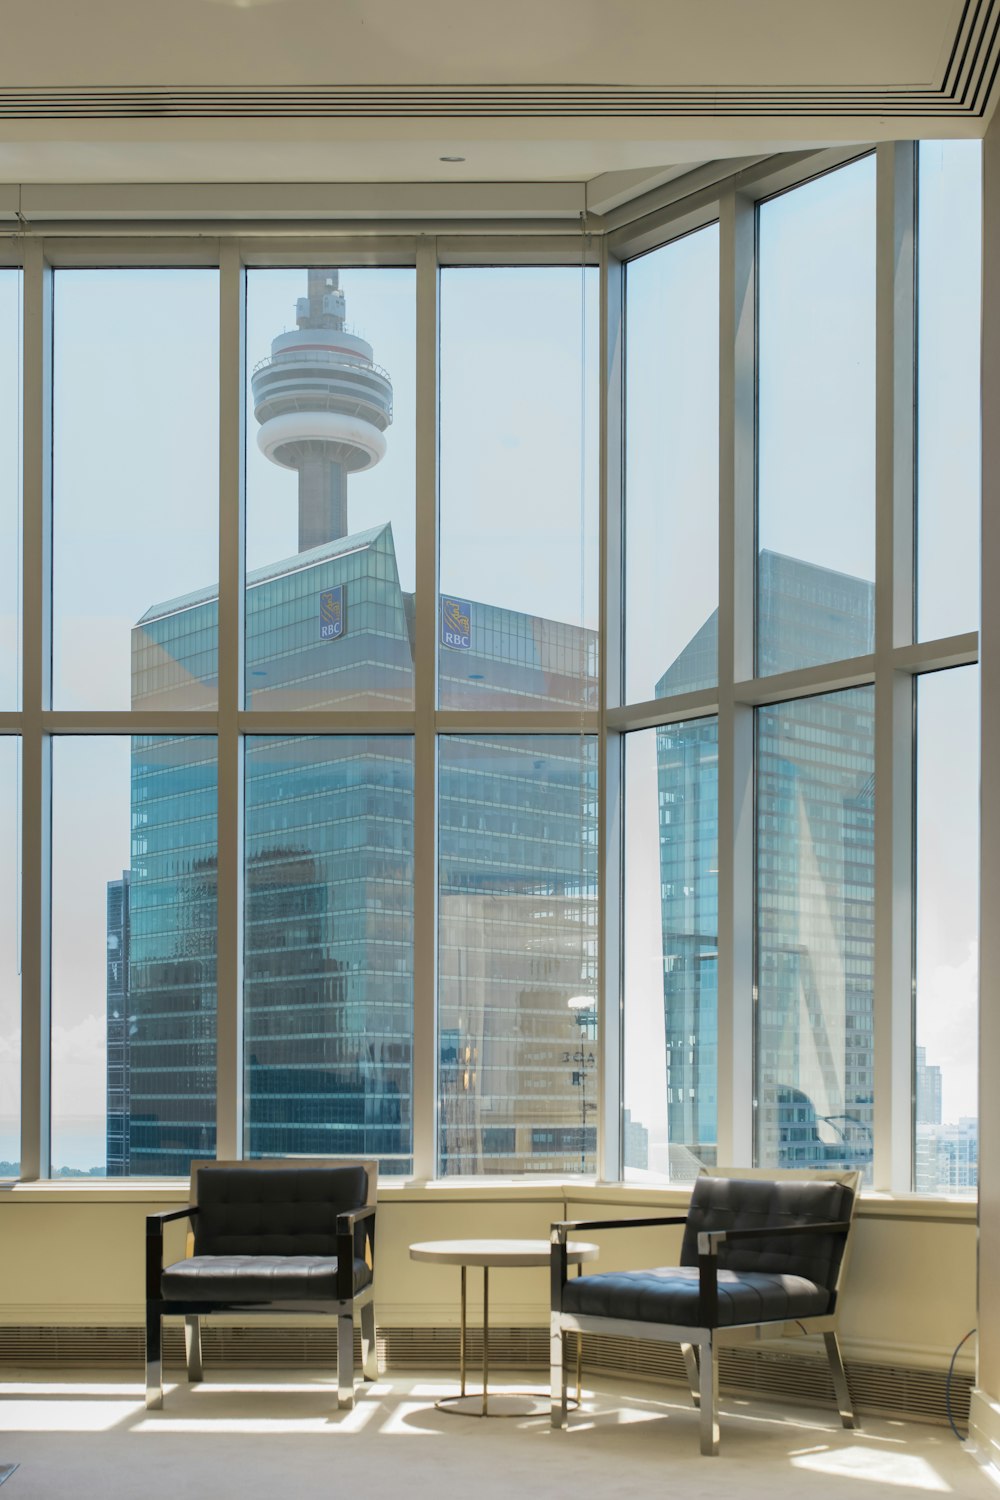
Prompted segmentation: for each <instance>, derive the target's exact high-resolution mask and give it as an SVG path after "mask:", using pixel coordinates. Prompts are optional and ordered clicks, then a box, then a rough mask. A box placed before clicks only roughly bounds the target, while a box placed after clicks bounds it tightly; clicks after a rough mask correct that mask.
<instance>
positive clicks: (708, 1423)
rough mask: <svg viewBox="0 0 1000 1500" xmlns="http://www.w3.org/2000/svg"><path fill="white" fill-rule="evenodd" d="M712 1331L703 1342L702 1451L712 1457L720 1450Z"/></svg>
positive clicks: (701, 1368) (701, 1376)
mask: <svg viewBox="0 0 1000 1500" xmlns="http://www.w3.org/2000/svg"><path fill="white" fill-rule="evenodd" d="M717 1353H718V1351H717V1350H716V1349H715V1341H714V1339H713V1338H712V1334H711V1332H709V1333H707V1334H706V1335H705V1337H704V1339H703V1340H702V1343H701V1358H700V1360H699V1365H700V1370H699V1376H700V1384H701V1403H700V1406H701V1451H702V1453H703V1454H704V1455H705V1456H706V1458H712V1457H714V1456H715V1454H717V1453H718V1451H719V1361H718V1357H717Z"/></svg>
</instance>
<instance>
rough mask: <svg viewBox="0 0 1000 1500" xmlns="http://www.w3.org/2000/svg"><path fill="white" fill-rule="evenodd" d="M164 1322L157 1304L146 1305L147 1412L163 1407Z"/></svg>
mask: <svg viewBox="0 0 1000 1500" xmlns="http://www.w3.org/2000/svg"><path fill="white" fill-rule="evenodd" d="M162 1333H163V1320H162V1318H161V1317H160V1309H159V1307H157V1305H156V1304H155V1303H150V1302H147V1303H146V1410H147V1411H159V1410H160V1408H161V1407H162V1405H163V1355H162V1349H161V1339H162Z"/></svg>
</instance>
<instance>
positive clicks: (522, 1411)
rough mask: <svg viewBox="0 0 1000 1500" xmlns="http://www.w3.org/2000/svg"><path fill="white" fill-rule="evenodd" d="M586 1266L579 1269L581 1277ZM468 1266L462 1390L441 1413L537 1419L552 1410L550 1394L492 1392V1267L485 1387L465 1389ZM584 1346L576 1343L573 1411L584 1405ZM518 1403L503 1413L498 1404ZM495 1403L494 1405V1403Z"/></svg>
mask: <svg viewBox="0 0 1000 1500" xmlns="http://www.w3.org/2000/svg"><path fill="white" fill-rule="evenodd" d="M582 1269H583V1267H582V1266H580V1267H578V1271H577V1274H579V1272H580V1271H582ZM467 1271H468V1267H467V1266H463V1267H462V1320H461V1322H460V1324H459V1331H458V1372H459V1383H460V1386H461V1389H460V1390H459V1392H458V1394H457V1396H442V1397H441V1399H440V1400H439V1401H435V1403H434V1405H435V1407H436V1408H437V1410H438V1411H444V1412H448V1413H449V1414H450V1415H451V1416H455V1417H535V1416H542V1415H543V1414H544V1412H545V1411H547V1410H548V1407H549V1403H550V1401H551V1396H550V1394H549V1392H548V1391H491V1390H490V1268H489V1266H483V1388H482V1390H481V1391H467V1390H466V1388H465V1330H466V1313H467V1309H468V1275H467ZM581 1362H582V1343H581V1339H580V1335H579V1334H577V1340H576V1395H575V1396H567V1398H566V1405H567V1406H568V1407H570V1408H571V1409H572V1410H574V1411H575V1410H576V1408H577V1407H578V1406H579V1405H580V1379H581V1375H582V1369H581ZM498 1402H499V1403H508V1404H509V1403H510V1402H516V1403H518V1406H519V1409H517V1410H514V1411H509V1410H508V1411H503V1410H501V1409H498V1406H497V1403H498ZM460 1403H462V1404H460ZM491 1403H492V1404H491Z"/></svg>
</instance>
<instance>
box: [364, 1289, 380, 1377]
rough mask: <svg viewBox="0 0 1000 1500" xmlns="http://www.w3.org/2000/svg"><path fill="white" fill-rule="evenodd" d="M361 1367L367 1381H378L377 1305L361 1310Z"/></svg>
mask: <svg viewBox="0 0 1000 1500" xmlns="http://www.w3.org/2000/svg"><path fill="white" fill-rule="evenodd" d="M361 1367H362V1370H363V1371H364V1377H365V1379H366V1380H377V1379H378V1346H377V1344H376V1342H375V1303H374V1302H366V1303H365V1305H364V1307H363V1308H362V1309H361Z"/></svg>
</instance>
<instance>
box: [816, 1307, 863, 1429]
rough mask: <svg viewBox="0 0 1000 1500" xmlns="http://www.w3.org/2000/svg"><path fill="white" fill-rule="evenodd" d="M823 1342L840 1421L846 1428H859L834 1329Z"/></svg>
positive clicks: (824, 1337)
mask: <svg viewBox="0 0 1000 1500" xmlns="http://www.w3.org/2000/svg"><path fill="white" fill-rule="evenodd" d="M823 1342H824V1344H825V1345H826V1357H827V1359H828V1360H829V1361H830V1374H831V1375H832V1376H833V1389H834V1391H835V1393H836V1396H837V1407H838V1410H839V1411H840V1420H841V1421H842V1422H843V1424H844V1426H845V1427H857V1425H858V1419H857V1417H856V1416H855V1414H854V1404H853V1402H852V1401H851V1392H850V1389H849V1387H848V1384H847V1371H846V1370H845V1369H844V1361H843V1358H842V1357H841V1353H840V1342H839V1340H838V1338H837V1335H836V1333H834V1331H833V1330H832V1329H831V1330H830V1332H829V1333H824V1335H823Z"/></svg>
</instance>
